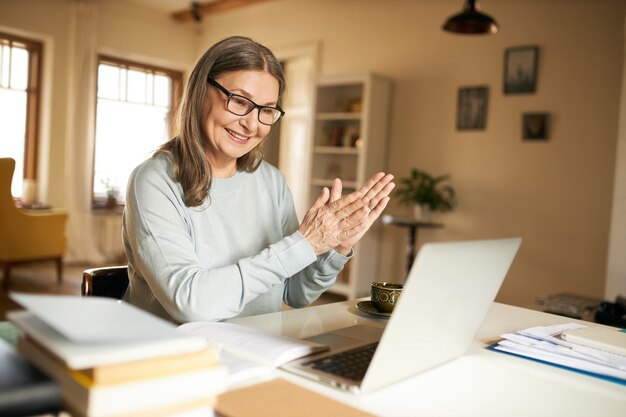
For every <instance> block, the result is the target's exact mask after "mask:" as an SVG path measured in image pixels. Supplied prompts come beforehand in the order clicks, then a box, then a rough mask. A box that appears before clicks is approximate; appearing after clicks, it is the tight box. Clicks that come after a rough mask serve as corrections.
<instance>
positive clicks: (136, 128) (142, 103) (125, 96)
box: [92, 56, 182, 207]
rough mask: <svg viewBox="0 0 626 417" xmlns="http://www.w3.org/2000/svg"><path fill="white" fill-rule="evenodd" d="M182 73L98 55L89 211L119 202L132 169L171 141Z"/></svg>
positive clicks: (122, 198)
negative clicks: (171, 127)
mask: <svg viewBox="0 0 626 417" xmlns="http://www.w3.org/2000/svg"><path fill="white" fill-rule="evenodd" d="M181 85H182V73H180V72H177V71H171V70H166V69H163V68H157V67H153V66H149V65H144V64H139V63H135V62H129V61H124V60H120V59H117V58H110V57H105V56H100V57H99V62H98V93H97V94H98V98H97V107H96V146H95V156H94V172H93V196H92V200H93V205H94V207H101V206H109V207H110V206H111V205H117V204H123V203H124V201H125V195H126V183H127V181H128V177H129V176H130V173H131V172H132V170H133V169H134V168H135V167H136V166H137V165H139V164H140V163H141V162H142V161H143V160H145V159H146V158H148V157H149V156H150V155H152V153H153V152H154V150H155V149H156V148H158V147H159V146H160V145H161V144H163V143H164V142H165V141H167V140H168V139H169V137H170V132H171V129H170V120H171V119H172V115H173V112H174V110H175V107H176V104H177V98H178V97H179V95H180V94H179V91H180V88H181Z"/></svg>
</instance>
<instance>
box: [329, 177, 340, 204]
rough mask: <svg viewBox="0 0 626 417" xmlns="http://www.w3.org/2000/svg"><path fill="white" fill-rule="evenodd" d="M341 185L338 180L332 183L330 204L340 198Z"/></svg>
mask: <svg viewBox="0 0 626 417" xmlns="http://www.w3.org/2000/svg"><path fill="white" fill-rule="evenodd" d="M341 189H342V184H341V180H340V179H339V178H335V180H334V181H333V188H332V189H331V190H330V202H331V203H333V202H335V201H337V200H339V199H340V198H341V191H342V190H341Z"/></svg>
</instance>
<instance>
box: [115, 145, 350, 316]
mask: <svg viewBox="0 0 626 417" xmlns="http://www.w3.org/2000/svg"><path fill="white" fill-rule="evenodd" d="M297 228H298V221H297V217H296V215H295V210H294V208H293V201H292V198H291V193H290V192H289V190H288V188H287V186H286V184H285V181H284V178H283V176H282V175H281V174H280V172H279V171H278V170H276V169H275V168H274V167H272V166H271V165H269V164H267V163H262V164H261V166H260V167H259V169H257V171H255V172H254V173H243V172H237V173H236V174H235V175H234V176H233V177H231V178H227V179H214V181H213V184H212V187H211V192H210V198H209V200H208V201H207V202H205V204H203V205H202V206H199V207H193V208H190V207H187V206H185V204H184V201H183V192H182V187H181V185H180V184H179V183H178V182H177V181H175V180H174V178H173V175H172V172H171V166H170V163H169V161H168V160H167V159H166V158H164V157H160V158H156V159H149V160H148V161H146V162H144V163H143V164H142V165H140V166H139V167H137V168H136V169H135V171H134V172H133V174H132V175H131V178H130V180H129V184H128V192H127V199H126V207H125V211H124V223H123V240H124V248H125V251H126V254H127V256H128V260H129V278H130V283H129V289H128V291H127V292H126V294H125V296H124V299H125V300H126V301H129V302H131V303H133V304H135V305H137V306H139V307H141V308H144V309H146V310H148V311H150V312H153V313H155V314H157V315H160V316H162V317H165V318H167V319H170V320H173V321H176V322H187V321H196V320H222V319H226V318H231V317H236V316H244V315H252V314H263V313H269V312H275V311H280V309H281V305H282V301H283V300H284V302H285V303H287V304H289V305H290V306H293V307H301V306H305V305H308V304H310V303H311V302H312V301H313V300H315V299H316V298H317V297H319V295H320V294H321V293H322V292H323V291H325V290H326V289H327V288H328V287H329V286H331V285H332V284H333V283H334V281H335V277H336V275H337V273H338V272H339V271H340V270H341V269H342V268H343V266H344V264H345V263H346V262H347V260H348V259H349V258H347V257H344V256H342V255H340V254H339V253H336V252H335V251H330V252H328V253H326V254H324V255H322V256H319V257H316V256H315V253H314V252H313V250H312V248H311V246H310V245H309V244H308V242H307V241H306V239H304V237H303V236H302V235H301V234H300V233H299V232H298V231H297Z"/></svg>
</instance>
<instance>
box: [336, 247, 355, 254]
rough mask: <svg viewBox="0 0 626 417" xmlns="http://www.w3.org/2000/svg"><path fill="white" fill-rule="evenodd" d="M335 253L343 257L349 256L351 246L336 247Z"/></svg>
mask: <svg viewBox="0 0 626 417" xmlns="http://www.w3.org/2000/svg"><path fill="white" fill-rule="evenodd" d="M335 252H337V253H339V254H340V255H343V256H348V255H350V252H352V246H341V245H339V246H337V247H336V248H335Z"/></svg>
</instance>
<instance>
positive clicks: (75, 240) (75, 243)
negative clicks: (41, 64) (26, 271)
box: [65, 0, 104, 263]
mask: <svg viewBox="0 0 626 417" xmlns="http://www.w3.org/2000/svg"><path fill="white" fill-rule="evenodd" d="M70 22H71V23H70V24H71V28H70V39H69V48H68V50H69V54H68V55H69V57H68V58H69V59H68V66H67V68H68V72H69V77H68V79H69V83H68V90H67V91H68V101H67V103H68V112H67V114H68V120H67V141H66V150H67V151H66V152H67V153H66V161H68V164H67V167H66V170H65V175H66V178H65V182H66V184H67V185H68V187H67V208H68V212H69V218H68V229H67V230H68V250H67V253H66V261H68V262H72V261H89V262H93V263H98V262H103V261H104V256H103V255H102V254H101V253H100V251H99V249H98V241H97V232H96V230H95V226H94V222H93V215H92V212H91V172H93V149H94V124H95V100H96V97H95V95H96V76H97V64H98V63H97V52H96V50H97V45H98V4H97V2H93V1H87V0H81V1H76V2H75V3H74V4H72V17H71V20H70Z"/></svg>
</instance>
